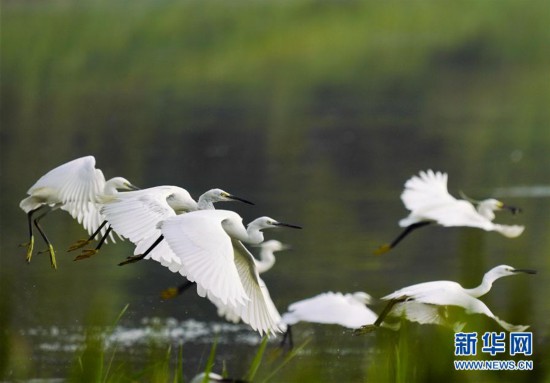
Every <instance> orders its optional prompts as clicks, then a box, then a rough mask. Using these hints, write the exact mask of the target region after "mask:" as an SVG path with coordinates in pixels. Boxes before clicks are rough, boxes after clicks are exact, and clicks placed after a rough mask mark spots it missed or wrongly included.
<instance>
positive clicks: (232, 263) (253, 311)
mask: <svg viewBox="0 0 550 383" xmlns="http://www.w3.org/2000/svg"><path fill="white" fill-rule="evenodd" d="M281 226H286V227H293V228H300V227H299V226H296V225H290V224H287V223H282V222H278V221H276V220H274V219H272V218H269V217H260V218H257V219H255V220H254V221H252V222H251V223H249V224H248V227H247V228H245V227H244V225H243V224H242V218H241V217H240V216H239V215H238V214H237V213H235V212H232V211H227V210H198V211H194V212H191V213H188V214H183V215H179V216H174V217H171V218H168V219H166V220H164V221H162V222H160V223H159V228H160V229H161V232H162V236H161V237H160V238H163V237H164V239H165V240H166V243H168V246H169V247H170V248H171V249H172V251H173V252H174V254H176V256H178V257H179V258H180V260H181V266H180V267H179V269H177V268H171V270H172V271H174V272H176V271H177V272H180V273H181V274H182V275H184V276H186V277H187V279H189V280H190V281H191V282H196V283H197V292H198V293H199V295H200V296H207V297H208V298H209V299H210V300H211V301H218V302H220V303H221V304H223V305H224V306H232V308H233V309H235V310H237V312H238V313H239V316H240V318H241V320H242V321H243V322H245V323H247V324H249V325H250V326H251V327H252V328H253V329H254V330H256V331H258V332H260V334H263V333H272V332H275V331H279V327H278V325H279V321H280V315H279V313H278V311H277V309H276V308H275V306H274V305H273V302H272V301H271V298H270V297H269V292H268V290H267V287H266V286H265V283H264V282H263V281H262V280H261V278H260V277H259V275H258V271H257V268H256V264H255V262H254V257H253V256H252V254H250V252H249V251H248V250H247V249H246V248H245V247H244V245H243V244H242V242H247V243H252V244H258V243H261V242H262V241H263V240H264V236H263V233H262V230H264V229H269V228H276V227H281ZM149 251H150V249H149V250H148V251H146V252H145V253H144V254H143V255H141V256H138V257H129V262H131V261H133V260H134V259H141V258H143V257H144V256H146V255H147V252H149Z"/></svg>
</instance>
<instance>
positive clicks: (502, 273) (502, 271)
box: [485, 265, 537, 280]
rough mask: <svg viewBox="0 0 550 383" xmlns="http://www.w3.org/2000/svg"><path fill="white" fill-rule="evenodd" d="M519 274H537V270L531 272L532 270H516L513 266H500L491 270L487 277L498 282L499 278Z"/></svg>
mask: <svg viewBox="0 0 550 383" xmlns="http://www.w3.org/2000/svg"><path fill="white" fill-rule="evenodd" d="M519 273H525V274H536V273H537V272H536V270H530V269H516V268H514V267H512V266H508V265H500V266H496V267H493V268H492V269H491V270H489V271H488V272H487V273H486V274H485V276H486V277H487V278H489V279H492V280H496V279H498V278H502V277H507V276H509V275H516V274H519Z"/></svg>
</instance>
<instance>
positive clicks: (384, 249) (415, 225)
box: [374, 221, 433, 255]
mask: <svg viewBox="0 0 550 383" xmlns="http://www.w3.org/2000/svg"><path fill="white" fill-rule="evenodd" d="M432 223H433V222H432V221H422V222H417V223H413V224H412V225H409V226H407V227H406V228H405V230H403V231H402V232H401V234H399V235H398V236H397V238H395V239H394V240H393V241H392V242H391V243H390V244H385V245H382V246H380V247H379V248H378V249H376V250H375V251H374V253H375V254H377V255H380V254H384V253H386V252H388V251H390V250H391V249H393V248H394V247H395V246H397V244H398V243H399V242H401V241H402V240H403V238H405V237H406V236H407V235H409V234H410V233H412V232H413V231H414V230H416V229H419V228H421V227H424V226H427V225H430V224H432Z"/></svg>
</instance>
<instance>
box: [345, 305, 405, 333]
mask: <svg viewBox="0 0 550 383" xmlns="http://www.w3.org/2000/svg"><path fill="white" fill-rule="evenodd" d="M405 300H406V298H403V299H392V300H391V301H389V302H388V304H387V305H386V307H384V310H382V312H381V313H380V315H378V318H376V320H375V321H374V323H373V324H367V325H365V326H361V327H359V328H358V329H357V330H355V331H354V332H353V335H362V334H368V333H369V332H372V331H374V330H376V329H377V328H379V327H380V325H381V324H382V322H384V319H386V316H388V314H389V313H390V311H391V310H392V309H393V306H395V305H396V304H397V303H400V302H404V301H405Z"/></svg>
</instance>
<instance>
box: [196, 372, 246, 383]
mask: <svg viewBox="0 0 550 383" xmlns="http://www.w3.org/2000/svg"><path fill="white" fill-rule="evenodd" d="M205 378H206V373H205V372H201V373H200V374H198V375H195V376H194V377H193V379H191V382H190V383H204V382H205ZM206 382H207V383H247V381H246V380H241V379H233V378H224V377H223V376H221V375H219V374H216V373H214V372H209V373H208V378H207V380H206Z"/></svg>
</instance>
